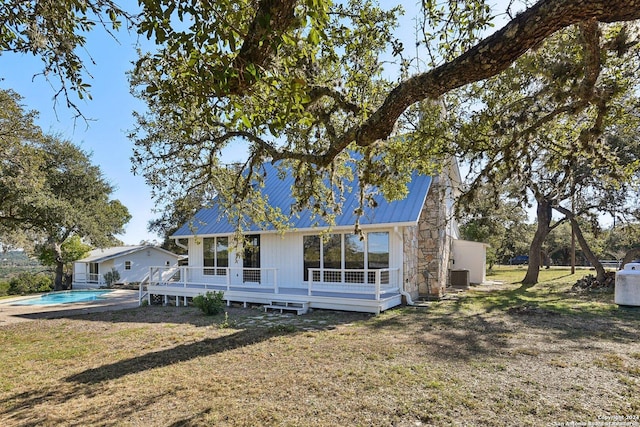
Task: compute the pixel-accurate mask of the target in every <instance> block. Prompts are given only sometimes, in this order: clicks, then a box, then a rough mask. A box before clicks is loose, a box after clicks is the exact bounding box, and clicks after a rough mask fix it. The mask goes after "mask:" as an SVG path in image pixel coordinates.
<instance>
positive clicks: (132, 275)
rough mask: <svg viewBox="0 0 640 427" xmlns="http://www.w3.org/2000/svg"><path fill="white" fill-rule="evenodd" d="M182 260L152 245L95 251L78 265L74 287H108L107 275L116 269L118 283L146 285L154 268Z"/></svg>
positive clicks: (168, 265) (75, 268)
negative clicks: (151, 269) (146, 280)
mask: <svg viewBox="0 0 640 427" xmlns="http://www.w3.org/2000/svg"><path fill="white" fill-rule="evenodd" d="M180 258H181V257H180V255H176V254H174V253H172V252H169V251H167V250H164V249H162V248H159V247H156V246H152V245H139V246H115V247H111V248H104V249H94V250H92V251H91V252H90V253H89V255H88V256H87V257H85V258H83V259H80V260H78V261H76V262H75V263H74V266H73V287H74V288H82V287H96V286H103V285H106V283H105V280H104V274H105V273H107V272H110V271H112V270H115V271H117V272H118V273H119V274H120V279H119V280H118V283H132V282H142V281H143V280H144V279H146V278H147V276H148V275H149V269H150V268H151V267H157V266H164V267H172V266H176V265H178V260H179V259H180Z"/></svg>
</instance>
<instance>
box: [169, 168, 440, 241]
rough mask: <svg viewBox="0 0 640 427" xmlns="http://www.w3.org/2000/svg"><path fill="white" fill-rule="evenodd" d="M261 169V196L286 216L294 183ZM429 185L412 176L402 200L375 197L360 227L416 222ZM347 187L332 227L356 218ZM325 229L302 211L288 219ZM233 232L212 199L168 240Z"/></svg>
mask: <svg viewBox="0 0 640 427" xmlns="http://www.w3.org/2000/svg"><path fill="white" fill-rule="evenodd" d="M265 170H266V178H265V182H264V188H263V190H262V191H263V194H266V195H267V196H268V200H269V204H270V205H271V206H272V207H277V208H280V210H281V211H282V212H283V213H285V214H288V213H289V212H290V209H291V206H292V205H293V204H294V202H295V201H294V198H293V196H292V195H291V187H292V185H293V184H294V179H293V177H292V175H291V174H286V176H285V177H284V178H281V177H280V176H279V175H278V173H277V170H276V168H275V167H274V166H273V165H271V164H266V165H265ZM430 186H431V177H429V176H424V175H419V174H418V173H413V175H412V178H411V181H410V182H409V183H408V184H407V187H408V190H409V191H408V194H407V197H406V198H404V199H402V200H397V201H393V202H388V201H387V200H385V199H384V197H383V196H382V195H375V196H374V199H375V201H376V202H377V206H376V208H370V207H365V208H364V215H362V217H360V225H361V226H367V225H377V224H388V225H393V224H410V223H412V224H413V223H417V222H418V219H419V217H420V212H421V211H422V206H423V205H424V202H425V199H426V197H427V193H428V192H429V187H430ZM349 187H350V188H351V190H350V191H348V190H345V194H344V198H345V200H344V202H343V205H342V213H341V214H340V215H338V216H337V217H336V218H335V225H334V227H341V226H353V225H355V221H356V216H355V214H354V210H355V209H356V208H357V207H358V204H359V195H358V183H357V181H356V182H353V183H352V184H351V185H350V186H349ZM326 226H327V224H326V223H325V222H324V221H322V220H321V219H319V218H317V217H315V218H314V217H313V214H312V213H311V212H310V211H308V210H305V211H302V212H300V213H299V214H297V215H295V216H294V217H292V218H291V228H292V229H297V230H300V229H310V228H316V227H326ZM273 229H274V228H273V227H269V228H267V229H264V228H259V227H258V226H256V225H253V226H252V227H251V228H250V229H249V230H245V232H260V231H272V230H273ZM234 231H235V229H234V226H233V224H230V223H229V222H228V221H227V219H226V218H225V216H224V215H222V214H221V211H220V209H219V206H218V205H217V204H216V203H215V200H214V203H213V206H212V207H210V208H203V209H200V210H199V211H198V212H197V213H196V214H195V216H194V218H193V219H192V220H191V221H189V222H187V223H185V224H184V225H182V227H180V228H179V229H178V230H177V231H176V232H175V233H174V234H173V235H172V237H174V238H180V237H188V236H193V235H199V236H203V235H205V236H206V235H218V234H231V233H233V232H234Z"/></svg>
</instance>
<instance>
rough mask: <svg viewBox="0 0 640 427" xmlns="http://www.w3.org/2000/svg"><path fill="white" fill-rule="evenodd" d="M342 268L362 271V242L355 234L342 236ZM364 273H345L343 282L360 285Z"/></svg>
mask: <svg viewBox="0 0 640 427" xmlns="http://www.w3.org/2000/svg"><path fill="white" fill-rule="evenodd" d="M344 268H345V269H347V270H362V269H364V240H361V239H360V236H358V235H357V234H345V235H344ZM363 280H364V272H362V271H351V272H348V271H347V272H345V278H344V281H345V282H347V283H362V282H363Z"/></svg>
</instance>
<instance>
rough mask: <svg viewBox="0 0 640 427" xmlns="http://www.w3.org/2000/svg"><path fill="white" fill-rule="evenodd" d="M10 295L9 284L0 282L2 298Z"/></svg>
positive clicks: (0, 295)
mask: <svg viewBox="0 0 640 427" xmlns="http://www.w3.org/2000/svg"><path fill="white" fill-rule="evenodd" d="M8 293H9V282H6V281H0V297H3V296H5V295H7V294H8Z"/></svg>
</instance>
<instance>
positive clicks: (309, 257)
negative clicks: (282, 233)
mask: <svg viewBox="0 0 640 427" xmlns="http://www.w3.org/2000/svg"><path fill="white" fill-rule="evenodd" d="M302 246H303V253H304V281H305V282H307V281H309V269H310V268H320V236H304V237H303V238H302Z"/></svg>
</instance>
